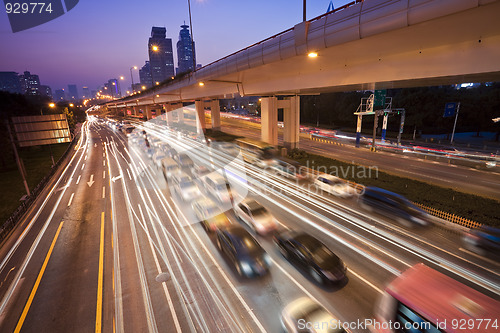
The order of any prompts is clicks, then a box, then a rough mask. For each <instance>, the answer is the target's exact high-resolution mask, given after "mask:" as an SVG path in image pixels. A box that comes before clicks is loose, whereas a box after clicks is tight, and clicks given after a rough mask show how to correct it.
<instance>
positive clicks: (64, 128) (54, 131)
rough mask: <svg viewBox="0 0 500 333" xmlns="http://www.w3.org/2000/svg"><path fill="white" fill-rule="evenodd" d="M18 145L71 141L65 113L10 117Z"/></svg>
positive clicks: (27, 145)
mask: <svg viewBox="0 0 500 333" xmlns="http://www.w3.org/2000/svg"><path fill="white" fill-rule="evenodd" d="M12 123H13V126H14V131H15V132H16V136H17V141H18V144H19V147H29V146H40V145H48V144H52V143H65V142H70V141H71V133H70V131H69V126H68V121H67V119H66V115H65V114H51V115H46V116H25V117H12Z"/></svg>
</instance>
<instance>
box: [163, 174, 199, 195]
mask: <svg viewBox="0 0 500 333" xmlns="http://www.w3.org/2000/svg"><path fill="white" fill-rule="evenodd" d="M171 181H172V182H171V189H172V190H173V191H174V193H175V194H177V196H178V197H179V198H181V199H182V200H183V201H191V200H194V199H196V198H198V197H199V196H200V195H201V192H200V189H199V188H198V186H197V185H196V184H195V183H194V181H193V180H192V179H191V177H189V176H188V175H187V174H186V173H185V172H182V171H181V172H178V173H175V174H173V175H172V177H171ZM169 184H170V182H169Z"/></svg>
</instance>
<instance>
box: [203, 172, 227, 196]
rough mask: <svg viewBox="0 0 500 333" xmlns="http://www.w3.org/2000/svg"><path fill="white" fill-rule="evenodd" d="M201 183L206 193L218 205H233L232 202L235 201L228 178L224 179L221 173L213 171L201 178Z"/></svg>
mask: <svg viewBox="0 0 500 333" xmlns="http://www.w3.org/2000/svg"><path fill="white" fill-rule="evenodd" d="M201 182H202V183H203V186H204V187H205V190H206V192H207V193H208V194H209V195H211V196H213V197H214V198H215V199H216V200H217V202H218V203H220V204H227V203H231V200H232V199H233V197H232V194H231V187H230V186H229V184H228V183H227V181H226V178H224V176H222V175H221V174H220V173H218V172H216V171H213V172H211V173H209V174H206V175H205V176H203V177H202V178H201Z"/></svg>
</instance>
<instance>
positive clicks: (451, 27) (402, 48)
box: [181, 2, 500, 99]
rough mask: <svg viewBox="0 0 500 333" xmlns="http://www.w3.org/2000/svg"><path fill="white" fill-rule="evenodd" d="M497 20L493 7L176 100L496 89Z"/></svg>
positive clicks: (291, 61)
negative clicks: (458, 86)
mask: <svg viewBox="0 0 500 333" xmlns="http://www.w3.org/2000/svg"><path fill="white" fill-rule="evenodd" d="M498 13H500V2H494V3H492V4H489V5H486V6H480V7H477V8H475V9H472V10H468V11H465V12H461V13H458V14H453V15H448V16H446V17H442V18H440V19H438V20H432V21H427V22H424V23H421V24H417V25H413V26H409V27H406V28H402V29H398V30H393V31H391V32H386V33H383V34H379V35H374V36H370V37H367V38H363V39H359V40H356V41H352V42H348V43H345V44H341V45H338V46H335V47H331V48H327V49H320V50H318V57H317V58H309V57H307V56H303V55H301V56H295V57H293V58H288V59H285V60H282V61H277V62H274V63H271V64H267V65H263V66H259V67H256V68H253V69H249V70H245V71H242V72H239V73H237V74H233V75H228V76H226V77H220V78H218V79H217V80H214V81H208V82H205V86H203V87H197V86H193V87H190V88H183V89H182V92H181V94H182V96H183V98H193V99H196V98H200V97H208V96H210V95H211V97H218V98H224V96H225V95H226V94H231V93H240V94H243V95H259V96H270V95H294V94H317V93H322V92H334V91H353V90H373V89H384V88H406V87H416V86H431V85H447V84H455V83H463V82H489V81H500V70H499V69H500V62H499V59H500V19H498ZM223 81H226V82H223ZM230 82H240V83H241V84H239V83H230ZM218 92H222V94H221V93H218Z"/></svg>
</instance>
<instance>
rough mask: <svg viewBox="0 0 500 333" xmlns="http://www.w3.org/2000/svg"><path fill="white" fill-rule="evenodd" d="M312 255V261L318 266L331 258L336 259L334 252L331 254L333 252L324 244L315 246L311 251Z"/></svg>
mask: <svg viewBox="0 0 500 333" xmlns="http://www.w3.org/2000/svg"><path fill="white" fill-rule="evenodd" d="M312 256H313V258H314V261H315V262H316V263H318V265H320V266H322V265H323V264H324V263H326V262H331V261H332V259H333V260H335V261H337V260H336V256H335V254H333V252H332V251H330V249H329V248H327V247H326V246H318V247H317V248H315V249H314V250H313V252H312Z"/></svg>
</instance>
